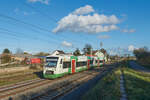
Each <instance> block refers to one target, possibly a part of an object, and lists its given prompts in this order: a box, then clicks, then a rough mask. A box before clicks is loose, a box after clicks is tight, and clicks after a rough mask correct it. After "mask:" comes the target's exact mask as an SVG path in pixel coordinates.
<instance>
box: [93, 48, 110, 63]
mask: <svg viewBox="0 0 150 100" xmlns="http://www.w3.org/2000/svg"><path fill="white" fill-rule="evenodd" d="M92 53H93V55H95V56H98V57H100V59H104V60H105V62H107V55H106V53H105V54H104V53H102V52H101V51H99V50H96V51H93V52H92Z"/></svg>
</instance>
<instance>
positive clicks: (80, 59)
mask: <svg viewBox="0 0 150 100" xmlns="http://www.w3.org/2000/svg"><path fill="white" fill-rule="evenodd" d="M103 64H104V58H99V57H97V56H69V55H55V56H47V57H46V64H45V66H44V70H43V75H44V78H49V79H55V78H58V77H62V76H64V75H65V74H73V73H76V72H81V71H84V70H88V69H90V68H92V67H97V66H102V65H103Z"/></svg>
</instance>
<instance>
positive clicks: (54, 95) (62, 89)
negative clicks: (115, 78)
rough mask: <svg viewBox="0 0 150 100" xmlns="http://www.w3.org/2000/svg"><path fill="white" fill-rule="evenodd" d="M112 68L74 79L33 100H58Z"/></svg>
mask: <svg viewBox="0 0 150 100" xmlns="http://www.w3.org/2000/svg"><path fill="white" fill-rule="evenodd" d="M111 69H112V68H110V69H109V70H107V69H102V70H100V72H97V73H92V72H91V73H85V74H84V75H83V76H79V77H77V79H73V80H71V81H70V82H68V83H66V84H62V85H60V86H58V87H57V88H54V89H51V90H49V91H47V92H46V93H44V94H41V95H38V96H35V97H33V98H32V99H31V100H56V99H58V98H60V97H61V96H63V95H64V94H66V93H68V92H70V91H72V90H74V89H75V88H78V87H79V86H80V85H81V84H83V83H86V82H87V81H88V80H90V79H92V78H94V77H95V76H96V75H98V74H100V73H105V72H108V71H110V70H111Z"/></svg>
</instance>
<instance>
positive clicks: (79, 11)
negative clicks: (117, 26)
mask: <svg viewBox="0 0 150 100" xmlns="http://www.w3.org/2000/svg"><path fill="white" fill-rule="evenodd" d="M91 12H94V9H93V7H92V6H90V5H86V6H84V7H80V8H78V9H76V10H75V11H74V12H73V14H79V15H81V14H88V13H91Z"/></svg>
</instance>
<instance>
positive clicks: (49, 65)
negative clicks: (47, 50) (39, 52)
mask: <svg viewBox="0 0 150 100" xmlns="http://www.w3.org/2000/svg"><path fill="white" fill-rule="evenodd" d="M56 66H57V61H49V62H47V63H46V67H56Z"/></svg>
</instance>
